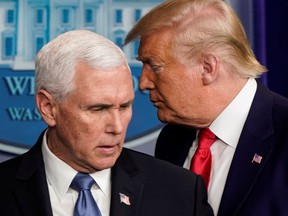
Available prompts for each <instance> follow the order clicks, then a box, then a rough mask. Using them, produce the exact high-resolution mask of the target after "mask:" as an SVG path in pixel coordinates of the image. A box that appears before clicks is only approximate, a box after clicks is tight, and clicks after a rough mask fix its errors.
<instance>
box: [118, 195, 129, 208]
mask: <svg viewBox="0 0 288 216" xmlns="http://www.w3.org/2000/svg"><path fill="white" fill-rule="evenodd" d="M119 196H120V203H124V204H125V205H131V203H130V198H129V196H126V195H125V194H123V193H119Z"/></svg>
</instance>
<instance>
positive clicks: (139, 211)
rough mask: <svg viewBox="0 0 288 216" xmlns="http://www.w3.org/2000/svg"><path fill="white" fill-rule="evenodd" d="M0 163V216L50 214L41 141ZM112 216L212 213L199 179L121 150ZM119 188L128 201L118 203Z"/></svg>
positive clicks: (114, 173)
mask: <svg viewBox="0 0 288 216" xmlns="http://www.w3.org/2000/svg"><path fill="white" fill-rule="evenodd" d="M42 137H43V134H42V135H41V136H40V138H39V139H38V141H37V144H36V145H35V146H34V147H32V148H31V149H30V150H29V151H28V152H27V153H25V154H23V155H21V156H19V157H16V158H13V159H11V160H8V161H5V162H2V163H1V164H0V183H1V184H0V215H3V216H20V215H21V216H52V209H51V203H50V198H49V191H48V186H47V180H46V176H45V167H44V163H43V157H42V151H41V143H42ZM111 181H112V191H111V208H110V215H111V216H122V215H123V216H160V215H163V216H164V215H165V216H186V215H187V216H188V215H189V216H192V215H197V216H204V215H207V216H210V215H213V213H212V209H211V207H210V205H209V204H208V203H207V193H206V188H205V186H204V182H203V179H202V178H201V177H199V176H196V175H195V174H192V173H191V172H189V171H188V170H185V169H184V168H180V167H178V166H175V165H173V164H171V163H168V162H166V161H161V160H159V159H156V158H153V157H152V156H149V155H145V154H143V153H139V152H135V151H132V150H129V149H125V148H124V149H123V151H122V153H121V155H120V157H119V158H118V160H117V161H116V164H115V166H114V167H113V168H112V180H111ZM119 193H123V194H125V195H126V196H128V197H129V198H130V203H131V205H125V204H124V203H121V202H120V198H119V197H120V196H119Z"/></svg>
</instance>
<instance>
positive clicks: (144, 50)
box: [138, 29, 172, 59]
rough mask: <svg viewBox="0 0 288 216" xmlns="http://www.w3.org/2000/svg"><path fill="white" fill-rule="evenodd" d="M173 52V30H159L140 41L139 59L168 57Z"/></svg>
mask: <svg viewBox="0 0 288 216" xmlns="http://www.w3.org/2000/svg"><path fill="white" fill-rule="evenodd" d="M171 52H172V32H171V30H168V29H165V30H161V31H160V30H159V31H155V32H152V33H151V34H148V35H146V36H144V37H142V38H141V39H140V46H139V50H138V57H139V58H140V59H141V58H149V57H152V56H153V57H157V56H158V55H160V56H168V55H169V54H171Z"/></svg>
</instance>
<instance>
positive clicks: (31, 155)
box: [14, 135, 52, 216]
mask: <svg viewBox="0 0 288 216" xmlns="http://www.w3.org/2000/svg"><path fill="white" fill-rule="evenodd" d="M41 143H42V135H41V136H40V137H39V139H38V141H37V144H36V145H35V146H34V147H33V148H32V149H31V150H30V151H28V152H27V153H26V154H24V155H23V160H22V163H21V166H20V168H19V170H18V173H17V175H16V179H17V181H18V184H17V186H16V187H15V190H14V193H15V196H16V199H17V201H18V204H19V208H20V209H21V212H23V215H27V216H28V215H29V216H30V215H43V216H52V209H51V203H50V198H49V191H48V186H47V181H46V177H45V169H44V162H43V159H42V152H41Z"/></svg>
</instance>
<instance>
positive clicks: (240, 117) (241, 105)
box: [183, 78, 257, 215]
mask: <svg viewBox="0 0 288 216" xmlns="http://www.w3.org/2000/svg"><path fill="white" fill-rule="evenodd" d="M256 88H257V83H256V81H255V79H252V78H250V79H249V80H248V81H247V83H246V84H245V86H244V87H243V88H242V89H241V91H240V92H239V93H238V95H237V96H236V97H235V98H234V100H233V101H232V102H231V103H230V104H229V105H228V106H227V107H226V108H225V110H224V111H223V112H222V113H221V114H220V115H219V116H218V117H217V118H216V119H215V120H214V121H213V122H212V124H211V125H210V126H209V129H210V130H211V131H212V132H213V133H214V134H215V135H216V136H217V138H218V139H217V140H216V141H215V142H214V143H213V144H212V146H211V148H210V149H211V154H212V170H211V175H210V182H209V186H208V202H209V203H210V205H211V207H212V208H213V211H214V214H215V215H217V213H218V209H219V205H220V201H221V197H222V194H223V191H224V186H225V183H226V179H227V175H228V171H229V168H230V165H231V162H232V159H233V156H234V153H235V149H236V147H237V144H238V141H239V138H240V135H241V132H242V129H243V126H244V123H245V121H246V118H247V116H248V113H249V110H250V107H251V104H252V101H253V98H254V95H255V92H256ZM198 132H199V131H198ZM198 132H197V134H198ZM197 142H198V140H197V139H195V140H194V141H193V144H192V147H191V148H190V150H189V153H188V156H187V158H186V161H185V163H184V165H183V167H184V168H187V169H189V167H190V163H191V159H192V157H193V155H194V153H195V151H196V149H197V146H198V144H197Z"/></svg>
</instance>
